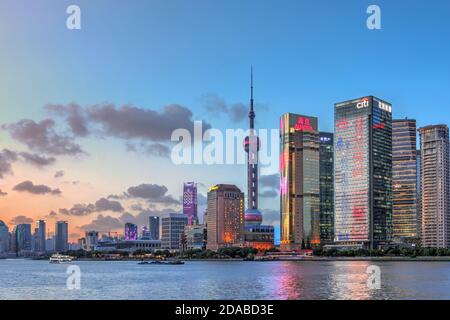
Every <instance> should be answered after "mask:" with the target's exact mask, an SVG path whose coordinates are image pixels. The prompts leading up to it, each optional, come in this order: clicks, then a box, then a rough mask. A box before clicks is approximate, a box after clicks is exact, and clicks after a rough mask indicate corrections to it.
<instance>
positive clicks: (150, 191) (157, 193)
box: [127, 184, 180, 204]
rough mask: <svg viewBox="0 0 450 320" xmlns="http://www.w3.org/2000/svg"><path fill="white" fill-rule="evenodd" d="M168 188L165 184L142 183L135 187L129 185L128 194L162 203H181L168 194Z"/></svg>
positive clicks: (132, 196)
mask: <svg viewBox="0 0 450 320" xmlns="http://www.w3.org/2000/svg"><path fill="white" fill-rule="evenodd" d="M167 191H168V189H167V187H166V186H164V185H157V184H140V185H138V186H135V187H129V188H128V190H127V196H128V197H131V198H141V199H147V200H150V201H152V202H156V203H162V204H180V202H179V201H178V200H176V199H174V198H173V197H172V196H170V195H166V193H167Z"/></svg>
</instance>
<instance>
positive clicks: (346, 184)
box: [334, 96, 392, 248]
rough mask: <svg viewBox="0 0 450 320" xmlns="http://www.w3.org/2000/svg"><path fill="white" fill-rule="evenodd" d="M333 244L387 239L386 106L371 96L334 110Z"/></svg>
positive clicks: (389, 172)
mask: <svg viewBox="0 0 450 320" xmlns="http://www.w3.org/2000/svg"><path fill="white" fill-rule="evenodd" d="M334 138H335V140H334V148H335V171H334V172H335V182H334V187H335V188H334V190H335V229H334V230H335V235H334V238H335V241H336V242H337V243H338V244H341V245H352V246H354V245H357V246H361V247H366V248H377V247H379V246H380V245H382V244H384V243H387V242H389V241H391V239H392V106H391V104H389V103H388V102H385V101H383V100H381V99H378V98H375V97H372V96H370V97H365V98H361V99H355V100H349V101H345V102H341V103H337V104H336V105H335V137H334Z"/></svg>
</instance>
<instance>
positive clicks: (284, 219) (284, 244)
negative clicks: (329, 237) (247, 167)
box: [280, 113, 320, 251]
mask: <svg viewBox="0 0 450 320" xmlns="http://www.w3.org/2000/svg"><path fill="white" fill-rule="evenodd" d="M280 215H281V217H280V224H281V225H280V237H281V239H280V240H281V248H282V250H286V251H290V250H302V249H309V248H311V247H313V246H317V245H320V185H319V132H318V131H317V118H315V117H308V116H302V115H298V114H293V113H286V114H284V115H283V116H282V117H281V121H280Z"/></svg>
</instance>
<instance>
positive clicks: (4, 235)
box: [0, 220, 9, 253]
mask: <svg viewBox="0 0 450 320" xmlns="http://www.w3.org/2000/svg"><path fill="white" fill-rule="evenodd" d="M7 251H9V229H8V226H7V225H6V224H5V223H4V222H3V221H1V220H0V253H4V252H7Z"/></svg>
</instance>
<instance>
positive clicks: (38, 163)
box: [0, 149, 56, 178]
mask: <svg viewBox="0 0 450 320" xmlns="http://www.w3.org/2000/svg"><path fill="white" fill-rule="evenodd" d="M18 160H23V161H25V162H27V163H29V164H32V165H34V166H35V167H44V166H48V165H51V164H53V163H54V162H55V161H56V159H55V158H53V157H46V156H43V155H38V154H35V153H29V152H16V151H12V150H9V149H3V150H2V151H0V178H3V177H4V176H5V175H6V174H12V173H13V171H12V164H13V163H14V162H16V161H18Z"/></svg>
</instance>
